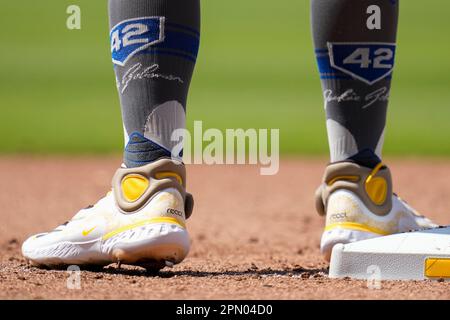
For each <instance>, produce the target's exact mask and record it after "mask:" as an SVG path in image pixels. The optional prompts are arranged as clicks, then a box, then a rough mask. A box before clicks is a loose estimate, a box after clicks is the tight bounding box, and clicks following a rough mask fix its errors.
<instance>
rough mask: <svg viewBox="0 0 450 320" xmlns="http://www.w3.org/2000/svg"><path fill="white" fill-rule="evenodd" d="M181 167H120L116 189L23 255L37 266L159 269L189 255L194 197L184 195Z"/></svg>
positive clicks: (30, 244)
mask: <svg viewBox="0 0 450 320" xmlns="http://www.w3.org/2000/svg"><path fill="white" fill-rule="evenodd" d="M185 176H186V174H185V168H184V165H183V164H182V163H181V162H177V161H173V160H169V159H161V160H158V161H155V162H153V163H150V164H147V165H145V166H142V167H138V168H131V169H126V168H120V169H118V170H117V172H116V174H115V176H114V178H113V183H112V184H113V189H112V191H111V192H109V193H108V194H107V195H106V197H104V198H103V199H101V200H100V201H98V202H97V203H96V204H95V205H94V206H90V207H88V208H86V209H82V210H80V211H79V212H78V213H77V214H76V215H75V216H74V217H73V218H72V219H71V220H70V221H68V222H66V223H64V224H62V225H60V226H59V227H57V228H56V229H54V230H53V231H51V232H47V233H40V234H37V235H34V236H32V237H30V238H29V239H27V240H26V241H25V242H24V243H23V245H22V253H23V255H24V256H25V257H26V258H27V259H28V260H29V261H30V262H31V263H32V264H34V265H37V266H47V267H57V266H61V265H73V264H75V265H108V264H110V263H113V262H119V263H123V264H132V265H140V266H143V267H146V268H149V269H160V268H162V267H164V266H165V265H173V264H177V263H180V262H181V261H182V260H183V259H184V258H185V257H186V255H187V254H188V252H189V247H190V240H189V235H188V233H187V230H186V225H185V219H186V218H188V217H189V216H190V214H191V212H192V207H193V199H192V196H191V195H190V194H188V193H186V192H185V186H186V185H185Z"/></svg>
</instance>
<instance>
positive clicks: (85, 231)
mask: <svg viewBox="0 0 450 320" xmlns="http://www.w3.org/2000/svg"><path fill="white" fill-rule="evenodd" d="M95 228H97V226H95V227H93V228H91V229H89V230H83V231H82V232H81V234H82V235H83V236H85V237H86V236H87V235H89V233H91V232H92V231H94V229H95Z"/></svg>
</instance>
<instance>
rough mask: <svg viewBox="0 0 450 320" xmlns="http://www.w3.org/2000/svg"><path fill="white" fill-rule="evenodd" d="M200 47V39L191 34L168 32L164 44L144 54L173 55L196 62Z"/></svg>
mask: <svg viewBox="0 0 450 320" xmlns="http://www.w3.org/2000/svg"><path fill="white" fill-rule="evenodd" d="M199 45H200V41H199V39H198V38H197V37H195V36H193V35H191V34H187V33H184V32H180V31H171V30H166V33H165V38H164V41H163V42H161V43H158V44H156V45H154V46H151V47H149V48H148V49H147V50H145V51H143V52H142V53H143V54H167V55H173V56H178V57H180V58H184V59H187V60H189V61H192V62H195V61H196V60H197V53H198V48H199ZM174 51H178V52H174Z"/></svg>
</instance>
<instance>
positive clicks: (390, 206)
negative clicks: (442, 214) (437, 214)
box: [316, 161, 437, 260]
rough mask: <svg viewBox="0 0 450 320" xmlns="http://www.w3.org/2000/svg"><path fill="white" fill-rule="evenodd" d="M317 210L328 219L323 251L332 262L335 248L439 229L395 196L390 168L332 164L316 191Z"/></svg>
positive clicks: (352, 163)
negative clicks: (367, 240)
mask: <svg viewBox="0 0 450 320" xmlns="http://www.w3.org/2000/svg"><path fill="white" fill-rule="evenodd" d="M316 209H317V211H318V212H319V214H320V215H324V216H326V225H325V230H324V232H323V234H322V239H321V243H320V249H321V251H322V254H323V255H324V257H325V258H326V259H327V260H329V259H330V256H331V251H332V249H333V247H334V245H335V244H338V243H342V244H346V243H350V242H355V241H359V240H365V239H369V238H374V237H380V236H385V235H389V234H394V233H400V232H407V231H411V230H418V229H427V228H434V227H436V226H437V225H436V224H434V223H433V222H431V221H430V220H429V219H427V218H426V217H424V216H422V215H420V214H418V213H417V211H415V210H414V209H413V208H411V207H410V206H409V205H408V204H407V203H406V202H404V201H403V200H402V199H400V198H399V197H398V196H397V195H396V194H394V193H393V192H392V182H391V174H390V171H389V168H388V167H386V166H385V165H383V164H382V163H381V162H380V163H378V165H376V166H375V168H373V169H371V168H367V167H364V166H361V165H358V164H356V163H354V162H350V161H348V162H347V161H345V162H337V163H333V164H330V165H329V166H328V167H327V169H326V171H325V174H324V177H323V183H322V185H321V186H320V187H319V188H318V189H317V191H316Z"/></svg>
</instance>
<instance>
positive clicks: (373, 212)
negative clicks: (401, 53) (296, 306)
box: [311, 0, 431, 256]
mask: <svg viewBox="0 0 450 320" xmlns="http://www.w3.org/2000/svg"><path fill="white" fill-rule="evenodd" d="M311 4H312V29H313V38H314V44H315V49H316V56H317V60H318V65H319V70H320V78H321V81H322V88H323V95H324V100H325V109H326V119H327V120H326V121H327V131H328V140H329V146H330V155H331V164H330V165H329V166H328V168H327V170H326V172H325V176H324V181H323V184H322V186H321V187H320V188H319V190H318V193H317V195H316V196H317V199H316V205H317V209H318V211H319V212H320V213H321V214H326V216H327V222H326V224H327V225H326V229H325V232H324V235H323V237H322V245H321V247H322V251H323V252H324V254H325V255H326V256H329V254H330V252H331V249H332V246H333V245H334V244H336V243H339V242H350V241H355V240H361V239H364V238H369V237H375V236H379V235H384V234H390V233H395V232H400V231H405V230H407V229H413V228H418V227H426V226H431V223H430V221H429V220H427V219H425V218H423V217H419V216H417V215H416V214H415V212H414V211H413V210H412V209H411V208H409V207H407V206H406V205H405V204H404V203H403V202H402V201H400V200H399V199H398V198H397V197H396V196H394V195H393V193H392V183H391V177H390V172H389V169H388V168H387V167H386V166H384V165H383V164H382V163H381V151H382V147H383V138H384V129H385V124H386V111H387V105H388V101H389V92H390V87H391V77H392V71H393V67H394V58H395V49H396V34H397V20H398V12H399V1H398V0H358V1H355V0H312V3H311ZM376 216H377V218H375V217H376ZM381 217H383V218H381Z"/></svg>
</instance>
